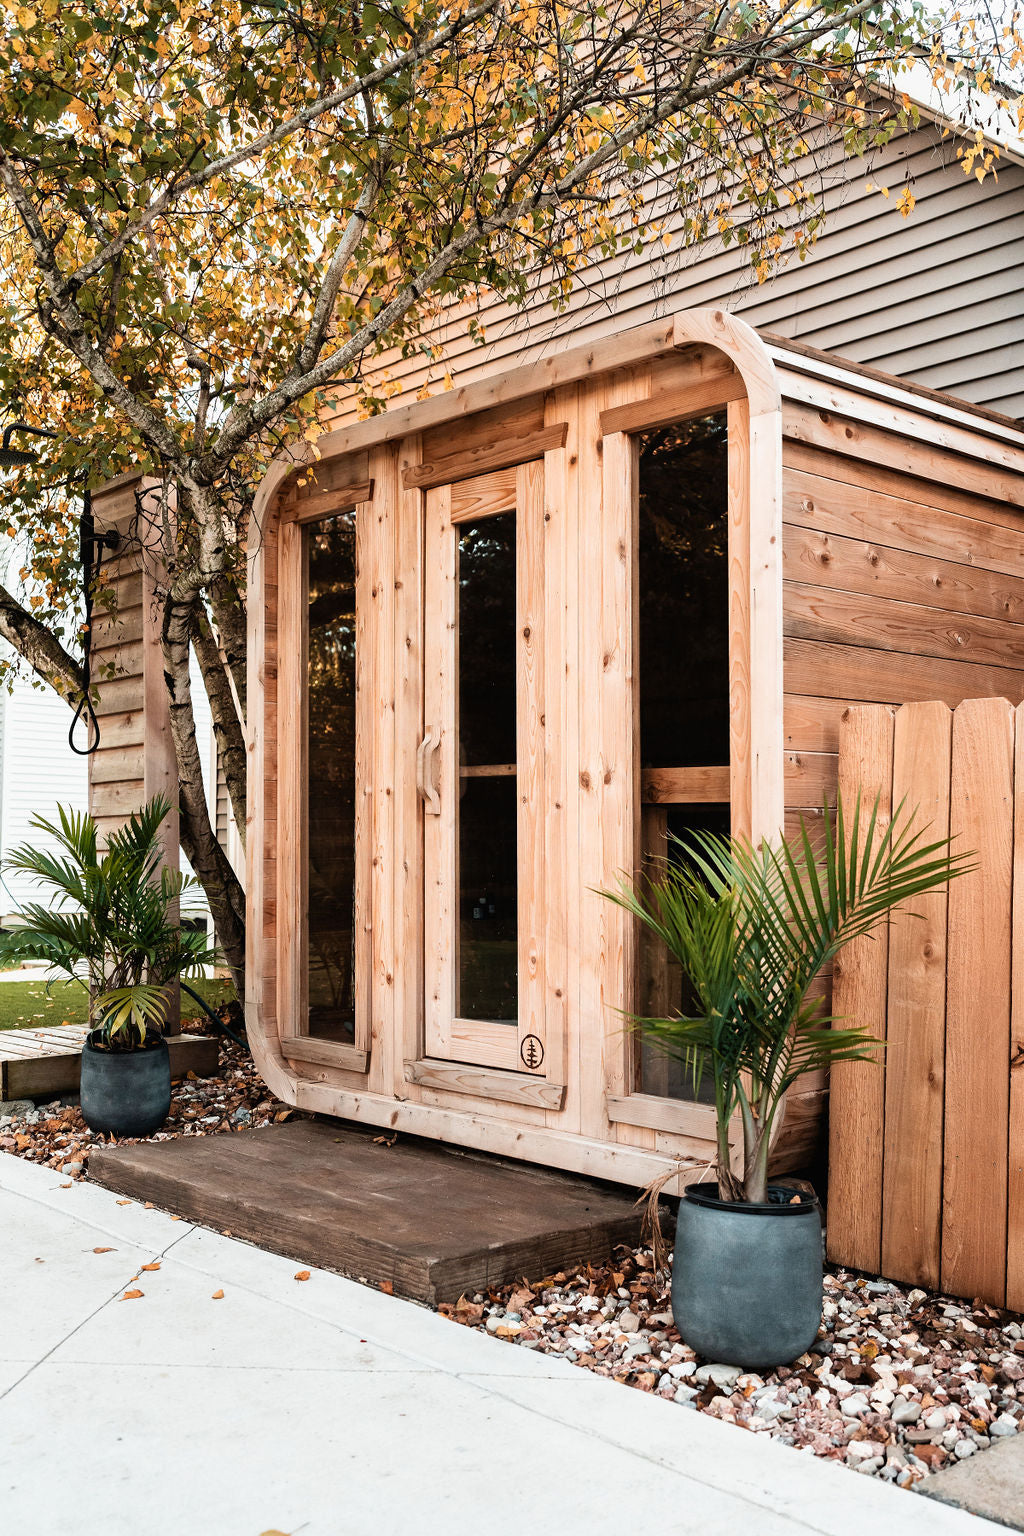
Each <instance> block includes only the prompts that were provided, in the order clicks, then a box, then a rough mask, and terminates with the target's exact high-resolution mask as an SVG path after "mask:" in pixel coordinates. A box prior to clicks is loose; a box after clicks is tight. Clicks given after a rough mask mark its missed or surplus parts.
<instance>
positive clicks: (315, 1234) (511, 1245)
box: [89, 1120, 640, 1303]
mask: <svg viewBox="0 0 1024 1536" xmlns="http://www.w3.org/2000/svg"><path fill="white" fill-rule="evenodd" d="M89 1177H90V1178H92V1179H96V1180H97V1181H98V1182H99V1183H100V1184H104V1185H106V1186H107V1188H108V1189H114V1190H117V1191H118V1192H119V1193H120V1194H125V1195H132V1196H134V1197H135V1198H137V1199H139V1200H151V1201H152V1202H153V1203H154V1205H158V1206H162V1207H163V1208H164V1209H165V1210H169V1211H172V1212H173V1213H174V1214H175V1215H178V1216H183V1217H185V1218H187V1219H188V1220H190V1221H195V1222H198V1223H200V1224H201V1225H203V1226H208V1227H214V1228H216V1229H218V1230H222V1231H223V1230H225V1229H227V1230H228V1231H230V1232H231V1234H232V1236H233V1237H242V1238H247V1239H248V1240H249V1241H250V1242H254V1243H257V1244H259V1246H260V1247H263V1248H269V1249H271V1250H272V1251H273V1252H275V1253H282V1254H286V1255H287V1256H288V1257H289V1258H292V1259H296V1260H299V1261H300V1262H302V1263H305V1264H309V1265H317V1266H319V1267H322V1268H326V1269H333V1270H337V1271H338V1272H339V1273H341V1274H344V1275H351V1276H353V1277H355V1278H357V1279H365V1280H369V1281H372V1282H373V1283H375V1284H377V1285H380V1284H382V1283H383V1284H384V1285H386V1286H389V1287H392V1288H393V1289H394V1291H395V1293H396V1294H397V1295H400V1296H407V1297H410V1298H412V1299H413V1300H414V1301H422V1302H427V1303H435V1302H438V1301H454V1300H456V1299H457V1298H458V1297H459V1296H460V1295H461V1294H462V1293H463V1292H466V1293H469V1294H472V1293H473V1292H475V1291H480V1290H486V1288H487V1287H488V1286H492V1285H501V1284H504V1283H505V1282H506V1281H509V1280H515V1279H518V1278H521V1277H523V1276H526V1277H527V1278H528V1279H531V1280H537V1279H540V1278H541V1277H542V1276H544V1275H549V1274H552V1273H554V1272H557V1271H558V1270H560V1269H567V1268H569V1267H570V1266H572V1265H576V1264H581V1263H586V1262H587V1260H591V1261H595V1262H597V1261H602V1260H604V1259H606V1258H607V1257H608V1255H609V1253H610V1252H611V1251H612V1249H613V1248H614V1247H615V1245H616V1244H618V1243H633V1242H635V1241H636V1239H637V1236H638V1234H639V1230H640V1217H639V1214H638V1212H637V1209H636V1207H635V1206H634V1204H633V1200H632V1197H631V1196H630V1195H629V1194H628V1193H624V1192H623V1191H622V1190H620V1189H609V1188H607V1187H605V1186H604V1185H602V1184H597V1183H594V1182H591V1181H589V1180H587V1179H582V1178H576V1177H574V1176H572V1175H569V1174H561V1173H553V1172H550V1171H548V1170H547V1169H542V1168H535V1167H532V1166H527V1165H525V1164H522V1163H508V1162H504V1161H501V1160H499V1159H497V1158H491V1157H488V1156H486V1155H485V1154H483V1153H460V1152H455V1151H453V1150H451V1149H449V1148H447V1147H442V1146H438V1145H436V1144H435V1143H432V1142H423V1141H416V1140H413V1139H410V1138H406V1137H404V1136H403V1137H401V1138H400V1139H399V1140H398V1141H397V1142H396V1143H395V1144H394V1145H392V1146H388V1145H387V1144H386V1142H385V1140H384V1139H383V1138H382V1137H380V1135H379V1133H378V1134H377V1136H376V1139H375V1136H374V1133H373V1131H372V1130H364V1129H363V1128H361V1127H358V1128H357V1127H352V1126H349V1125H345V1124H342V1123H341V1122H338V1121H320V1120H299V1121H293V1122H292V1123H290V1124H287V1125H275V1126H269V1127H266V1128H264V1129H261V1130H256V1131H240V1132H237V1133H235V1134H234V1135H231V1136H225V1135H222V1136H194V1137H191V1136H190V1137H183V1138H180V1139H178V1140H175V1141H162V1142H140V1143H138V1144H137V1145H135V1146H126V1147H97V1148H96V1149H95V1150H94V1151H93V1153H92V1155H91V1157H90V1160H89Z"/></svg>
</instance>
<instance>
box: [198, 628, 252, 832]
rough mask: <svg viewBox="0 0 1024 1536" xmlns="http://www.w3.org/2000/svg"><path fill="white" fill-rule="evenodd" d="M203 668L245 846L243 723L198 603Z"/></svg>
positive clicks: (219, 750)
mask: <svg viewBox="0 0 1024 1536" xmlns="http://www.w3.org/2000/svg"><path fill="white" fill-rule="evenodd" d="M192 643H193V645H194V646H195V651H196V658H197V660H198V662H199V670H200V671H201V672H202V674H203V685H204V687H205V689H206V697H207V698H208V699H209V701H210V715H211V717H212V719H213V735H214V740H215V741H216V743H217V762H218V764H219V766H220V768H221V769H222V771H223V773H224V782H225V783H226V785H227V790H228V797H229V799H230V801H231V813H232V815H233V816H234V818H235V826H236V827H237V828H238V836H239V838H240V840H241V843H242V847H243V848H244V847H245V775H246V768H247V757H246V751H245V737H244V735H243V733H242V723H241V721H240V720H239V718H238V711H237V709H236V708H235V700H234V695H233V693H232V690H231V682H230V679H229V677H228V674H227V670H226V667H225V663H224V661H223V659H222V657H221V653H220V650H219V648H218V646H217V641H216V638H215V637H214V634H213V631H212V630H211V629H210V624H209V620H208V619H207V617H206V614H205V613H204V612H203V611H202V607H201V606H200V605H199V604H197V605H196V613H195V627H194V629H193V631H192Z"/></svg>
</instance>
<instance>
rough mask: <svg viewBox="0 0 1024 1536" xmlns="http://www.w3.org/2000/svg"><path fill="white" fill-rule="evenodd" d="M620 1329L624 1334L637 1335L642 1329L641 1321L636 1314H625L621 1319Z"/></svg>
mask: <svg viewBox="0 0 1024 1536" xmlns="http://www.w3.org/2000/svg"><path fill="white" fill-rule="evenodd" d="M619 1327H620V1329H621V1330H622V1332H623V1333H637V1332H638V1331H639V1328H640V1319H639V1318H638V1317H637V1315H636V1313H635V1312H623V1314H622V1316H621V1317H620V1318H619Z"/></svg>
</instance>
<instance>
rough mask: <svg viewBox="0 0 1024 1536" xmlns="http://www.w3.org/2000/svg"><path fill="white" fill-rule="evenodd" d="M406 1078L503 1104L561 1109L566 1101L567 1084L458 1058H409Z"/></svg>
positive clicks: (445, 1091) (424, 1084) (431, 1086)
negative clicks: (459, 1060) (502, 1070)
mask: <svg viewBox="0 0 1024 1536" xmlns="http://www.w3.org/2000/svg"><path fill="white" fill-rule="evenodd" d="M405 1076H406V1081H407V1082H410V1083H419V1084H421V1085H423V1086H425V1087H427V1088H437V1089H439V1090H440V1091H442V1092H444V1093H471V1094H473V1095H475V1097H477V1098H480V1099H494V1100H496V1101H497V1102H499V1103H502V1104H530V1105H534V1106H537V1107H539V1108H541V1109H550V1110H555V1111H558V1110H560V1109H561V1107H562V1104H563V1102H564V1100H565V1085H564V1084H562V1083H555V1082H549V1081H548V1080H547V1079H546V1078H544V1077H538V1076H535V1075H533V1074H531V1075H529V1076H527V1075H526V1074H525V1073H522V1072H501V1071H499V1070H497V1069H496V1068H490V1069H488V1068H485V1067H475V1066H467V1065H466V1064H465V1063H463V1062H458V1061H430V1060H427V1059H424V1060H420V1061H408V1062H406V1064H405Z"/></svg>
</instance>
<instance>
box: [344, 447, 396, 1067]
mask: <svg viewBox="0 0 1024 1536" xmlns="http://www.w3.org/2000/svg"><path fill="white" fill-rule="evenodd" d="M398 456H399V449H398V444H397V443H385V444H383V445H382V447H380V448H376V449H373V450H372V451H371V453H370V475H371V479H372V481H373V484H374V486H375V491H374V495H373V501H372V502H367V503H366V504H365V505H363V506H360V508H359V509H358V511H357V517H358V516H359V515H362V516H363V517H364V518H365V519H366V522H367V526H368V528H369V529H370V530H371V531H372V542H371V551H370V571H369V581H368V584H367V585H368V597H369V603H370V617H369V626H368V631H369V632H368V639H369V645H370V663H371V667H372V688H371V689H370V723H369V729H370V731H371V733H372V748H371V750H372V762H373V768H372V781H373V794H372V797H371V809H370V837H369V846H368V848H367V850H366V854H367V861H368V865H369V867H368V869H367V885H368V895H369V906H370V920H371V923H372V929H371V933H370V938H369V944H368V957H367V958H368V960H369V976H368V978H367V980H368V988H367V992H368V995H367V999H366V1004H367V1006H366V1011H365V1013H364V1014H363V1015H362V1017H360V1016H359V1014H358V1011H357V1017H356V1038H355V1044H356V1045H357V1046H358V1047H360V1048H361V1049H363V1050H366V1049H369V1052H370V1063H369V1070H370V1079H369V1084H368V1086H369V1087H371V1088H372V1089H373V1090H374V1091H375V1092H377V1093H383V1094H387V1093H391V1092H392V1091H393V1087H394V1083H395V1081H396V1079H397V1075H398V1074H397V1063H396V1061H395V1049H396V1034H397V1032H398V1031H397V1020H396V1017H395V967H396V953H397V935H396V912H395V905H394V873H393V863H394V852H395V825H394V812H395V796H396V790H397V775H396V762H395V755H396V740H395V669H396V656H395V575H396V572H395V540H396V528H395V524H396V520H397V516H398V503H399V496H400V490H399V483H398V475H399V468H398ZM360 1025H362V1031H363V1032H362V1033H361V1032H360Z"/></svg>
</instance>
